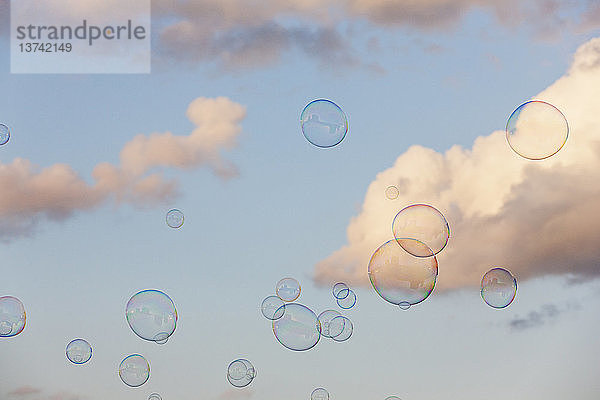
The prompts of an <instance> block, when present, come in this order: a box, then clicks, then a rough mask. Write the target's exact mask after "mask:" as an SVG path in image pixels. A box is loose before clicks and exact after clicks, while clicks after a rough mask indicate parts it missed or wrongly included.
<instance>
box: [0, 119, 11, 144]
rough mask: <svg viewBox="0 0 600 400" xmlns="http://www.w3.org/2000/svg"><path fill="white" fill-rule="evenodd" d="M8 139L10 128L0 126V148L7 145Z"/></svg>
mask: <svg viewBox="0 0 600 400" xmlns="http://www.w3.org/2000/svg"><path fill="white" fill-rule="evenodd" d="M9 139H10V128H9V127H8V126H6V125H4V124H0V146H2V145H3V144H6V143H8V140H9Z"/></svg>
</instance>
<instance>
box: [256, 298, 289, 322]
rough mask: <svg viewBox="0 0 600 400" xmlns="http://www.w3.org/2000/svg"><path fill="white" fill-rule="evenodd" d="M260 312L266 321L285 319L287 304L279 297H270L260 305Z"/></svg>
mask: <svg viewBox="0 0 600 400" xmlns="http://www.w3.org/2000/svg"><path fill="white" fill-rule="evenodd" d="M260 311H261V312H262V315H264V316H265V318H266V319H270V320H271V321H274V320H276V319H279V318H281V317H283V314H284V313H285V303H284V302H283V300H281V299H280V298H279V297H277V296H269V297H267V298H265V299H264V300H263V302H262V304H261V305H260Z"/></svg>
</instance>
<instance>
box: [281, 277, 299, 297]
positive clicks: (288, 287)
mask: <svg viewBox="0 0 600 400" xmlns="http://www.w3.org/2000/svg"><path fill="white" fill-rule="evenodd" d="M275 293H276V294H277V296H278V297H279V298H280V299H281V300H283V301H294V300H296V299H297V298H298V297H300V284H299V283H298V281H297V280H295V279H294V278H283V279H282V280H280V281H279V282H277V286H276V287H275Z"/></svg>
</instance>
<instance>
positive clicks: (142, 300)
mask: <svg viewBox="0 0 600 400" xmlns="http://www.w3.org/2000/svg"><path fill="white" fill-rule="evenodd" d="M125 316H126V317H127V323H128V324H129V327H130V328H131V330H132V331H133V332H134V333H135V334H136V335H138V336H139V337H141V338H142V339H144V340H149V341H151V342H156V343H163V342H166V340H167V339H168V338H169V337H170V336H171V335H172V334H173V332H174V331H175V328H176V327H177V309H176V308H175V304H174V303H173V300H171V298H170V297H169V296H167V295H166V294H165V293H163V292H161V291H160V290H152V289H151V290H142V291H141V292H138V293H136V294H134V295H133V296H132V297H131V299H130V300H129V302H128V303H127V308H126V310H125Z"/></svg>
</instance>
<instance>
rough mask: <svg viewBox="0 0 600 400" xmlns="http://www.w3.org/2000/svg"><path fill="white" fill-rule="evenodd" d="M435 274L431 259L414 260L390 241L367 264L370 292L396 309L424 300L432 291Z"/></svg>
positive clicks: (432, 259)
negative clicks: (370, 285) (402, 305)
mask: <svg viewBox="0 0 600 400" xmlns="http://www.w3.org/2000/svg"><path fill="white" fill-rule="evenodd" d="M407 240H414V239H407ZM418 246H424V247H426V246H425V245H424V244H422V243H421V244H419V245H417V246H414V248H416V247H418ZM437 274H438V264H437V259H436V257H435V256H433V255H432V256H431V257H415V256H413V255H412V254H409V253H408V252H407V251H405V250H404V248H402V247H401V246H399V245H398V243H397V242H396V240H394V239H392V240H389V241H387V242H385V243H384V244H382V245H381V246H380V247H379V248H378V249H377V250H376V251H375V253H373V256H372V257H371V261H369V279H370V280H371V284H372V285H373V288H374V289H375V291H376V292H377V293H378V294H379V295H380V296H381V297H382V298H383V299H384V300H386V301H388V302H390V303H392V304H396V305H400V304H401V303H408V304H410V305H415V304H417V303H420V302H422V301H423V300H425V299H426V298H427V297H428V296H429V295H430V294H431V292H432V291H433V288H434V287H435V281H436V279H437Z"/></svg>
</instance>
